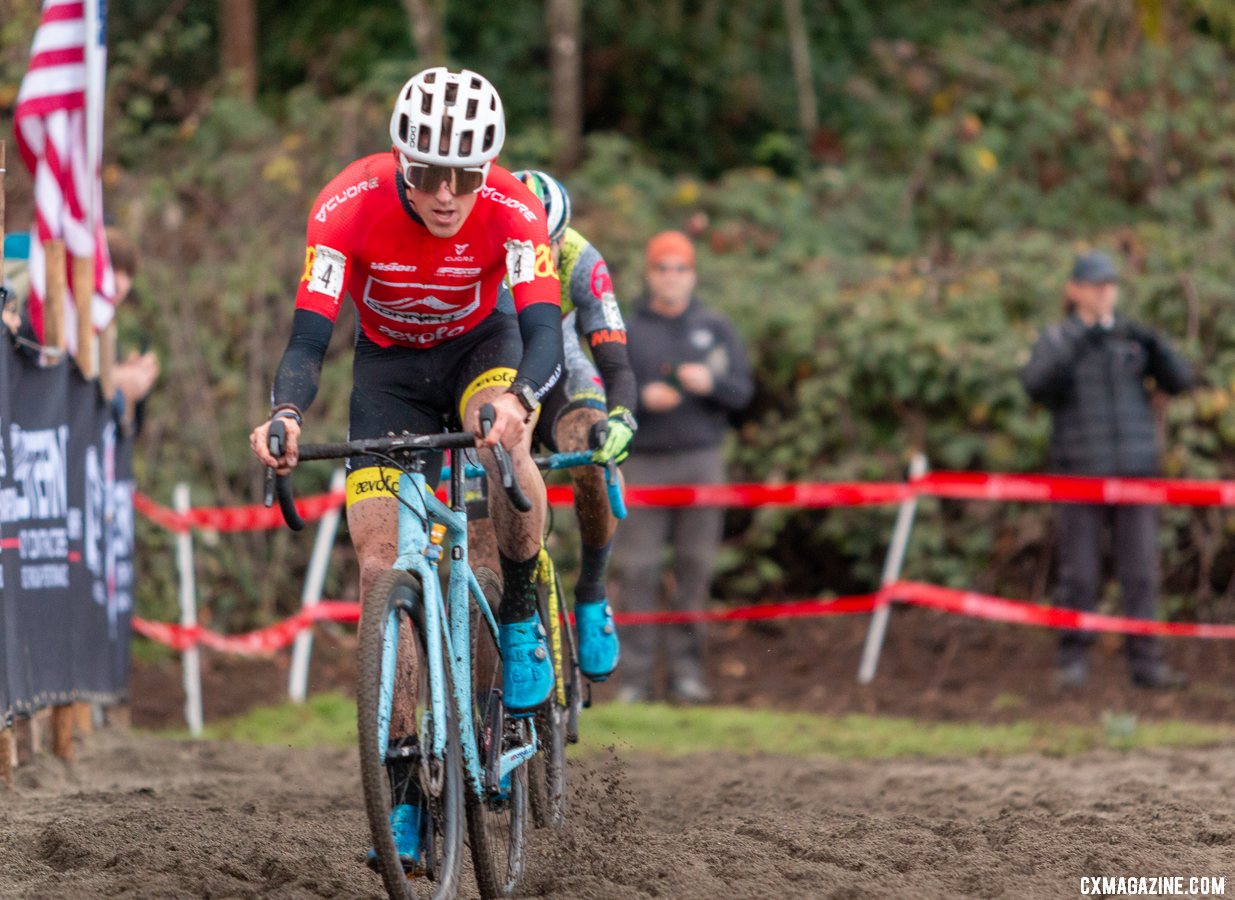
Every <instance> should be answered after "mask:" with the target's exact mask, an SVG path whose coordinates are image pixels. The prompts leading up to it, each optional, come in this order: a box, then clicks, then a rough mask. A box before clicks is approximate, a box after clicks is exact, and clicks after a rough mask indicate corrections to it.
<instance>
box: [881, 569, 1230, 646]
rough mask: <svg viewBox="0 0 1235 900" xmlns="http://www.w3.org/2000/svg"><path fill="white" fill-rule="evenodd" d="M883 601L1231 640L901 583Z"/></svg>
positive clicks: (1202, 631)
mask: <svg viewBox="0 0 1235 900" xmlns="http://www.w3.org/2000/svg"><path fill="white" fill-rule="evenodd" d="M879 596H880V597H881V598H882V600H883V601H884V602H888V601H893V602H899V603H911V604H913V605H915V606H925V607H927V608H929V609H937V610H941V611H942V612H948V613H953V614H956V615H961V616H968V617H970V618H973V619H986V620H988V621H995V622H1012V623H1014V624H1017V625H1040V626H1043V627H1046V628H1067V629H1079V630H1083V631H1105V632H1113V633H1116V634H1152V635H1162V636H1164V637H1195V638H1211V639H1212V638H1216V639H1221V640H1235V625H1209V624H1204V623H1191V622H1157V621H1154V620H1151V619H1128V618H1124V617H1122V616H1105V615H1101V614H1099V613H1088V612H1078V611H1077V610H1074V609H1062V608H1060V607H1058V606H1039V605H1038V604H1036V603H1027V602H1025V601H1024V600H1007V599H1005V598H1003V597H992V596H991V595H989V594H978V593H975V592H973V591H959V590H955V589H953V588H944V587H938V586H937V585H933V584H920V583H918V582H913V581H901V582H897V583H896V584H892V585H889V586H888V587H886V588H884V589H883V590H882V591H880V592H879Z"/></svg>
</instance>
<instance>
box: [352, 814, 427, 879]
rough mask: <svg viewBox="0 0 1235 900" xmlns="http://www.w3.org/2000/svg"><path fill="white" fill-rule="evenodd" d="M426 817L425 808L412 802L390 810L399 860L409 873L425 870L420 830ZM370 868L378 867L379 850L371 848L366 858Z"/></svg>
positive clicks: (391, 829)
mask: <svg viewBox="0 0 1235 900" xmlns="http://www.w3.org/2000/svg"><path fill="white" fill-rule="evenodd" d="M423 819H424V810H423V808H422V807H420V806H413V805H412V804H410V803H400V804H399V805H398V806H396V807H395V808H394V809H392V810H391V811H390V831H391V833H392V834H393V835H394V839H395V848H396V849H397V850H398V851H399V862H401V863H402V864H403V871H404V872H405V873H407V874H408V875H416V874H420V873H423V872H424V870H425V869H424V863H423V862H422V861H421V859H420V831H421V825H422V823H423ZM366 861H367V862H368V865H369V868H370V869H377V851H376V850H374V849H373V848H372V847H370V848H369V855H368V857H367V859H366Z"/></svg>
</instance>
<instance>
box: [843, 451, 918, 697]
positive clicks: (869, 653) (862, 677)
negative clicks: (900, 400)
mask: <svg viewBox="0 0 1235 900" xmlns="http://www.w3.org/2000/svg"><path fill="white" fill-rule="evenodd" d="M926 469H927V465H926V456H925V455H923V454H921V453H915V454H914V455H913V458H912V459H911V460H910V461H909V481H910V483H911V484H912V483H913V482H915V481H917V480H918V479H919V478H921V477H922V476H924V475H925V474H926ZM917 511H918V498H917V497H916V496H912V497H909V498H908V499H907V500H905V501H904V502H903V503H901V505H900V509H898V510H897V511H896V525H895V526H894V527H893V529H892V542H891V544H890V545H889V546H888V555H887V556H886V557H885V558H884V561H883V577H882V578H880V580H879V586H880V587H886V586H888V585H889V584H894V583H895V582H896V581H898V580H899V579H900V577H901V567H902V566H903V565H904V564H905V551H906V550H907V549H908V547H909V532H910V531H912V530H913V517H914V515H915V514H916V513H917ZM891 613H892V604H891V603H889V602H887V601H884V602H883V603H880V604H879V605H878V606H876V607H875V611H874V613H872V614H871V620H870V625H869V626H868V627H867V629H866V646H864V647H863V648H862V664H861V665H860V666H859V667H858V681H859V682H860V683H861V684H870V683H871V681H872V680H873V679H874V677H875V669H876V668H878V666H879V654H880V653H881V652H882V651H883V638H884V635H885V634H886V633H887V630H888V617H889V616H890V615H891Z"/></svg>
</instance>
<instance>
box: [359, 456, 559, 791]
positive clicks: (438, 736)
mask: <svg viewBox="0 0 1235 900" xmlns="http://www.w3.org/2000/svg"><path fill="white" fill-rule="evenodd" d="M451 487H452V490H451V494H452V496H453V497H456V498H462V496H463V491H462V477H461V476H460V477H459V478H457V479H456V478H453V477H452V479H451ZM399 498H400V500H401V501H404V500H405V501H406V505H405V504H404V503H403V502H400V504H399V555H398V558H397V560H396V562H395V568H398V569H403V570H405V571H408V572H411V573H413V574H415V575H418V576H419V577H420V584H421V602H422V604H423V606H424V625H425V641H426V643H427V644H428V655H429V658H428V660H426V663H427V665H428V668H429V673H428V674H429V677H428V684H429V693H430V697H429V703H428V708H429V711H430V722H429V725H430V732H431V736H432V742H431V746H430V747H428V748H425V747H422V752H429V753H431V755H432V757H433V758H435V759H444V758H445V756H446V729H445V728H437V727H432V726H433V725H435V723H438V722H445V721H446V703H447V702H448V699H447V697H446V693H445V690H444V685H445V683H446V681H445V674H446V667H447V666H449V670H450V676H451V683H452V689H453V697H452V698H451V699H452V700H453V702H454V707H455V713H456V715H455V718H456V721H457V723H458V728H459V740H460V743H461V744H462V745H463V746H462V750H463V766H464V772H465V774H466V777H467V781H468V783H469V784H470V786H471V789H472V792H473V794H474V795H475V796H477V797H479V798H484V797H485V795H486V787H485V774H484V770H483V768H482V766H481V761H480V751H479V745H478V744H477V741H476V730H475V725H474V722H473V719H472V665H471V648H472V635H471V614H470V613H471V611H470V608H469V604H468V601H469V599H470V600H475V602H476V605H477V607H478V608H479V610H480V612H481V615H482V616H483V617H484V621H485V626H486V627H487V628H489V630H490V632H491V634H492V636H493V642H494V646H495V647H499V648H500V642H499V640H498V626H497V620H496V618H495V617H494V615H493V610H492V609H491V608H490V607H489V601H488V599H487V598H486V597H485V595H484V592H483V591H481V589H480V583H479V582H478V581H477V580H476V575H475V573H474V572H473V571H472V569H471V566H470V565H469V564H468V560H467V511H466V509H465V508H464V507H463V505H462V502H461V500H457V501H456V506H457V508H454V509H452V508H451V507H449V506H447V505H446V504H444V503H442V502H441V501H440V500H439V499H438V498H437V497H436V496H434V495H433V493H432V492H430V491H429V490H428V489H427V484H426V481H425V477H424V475H423V474H421V473H419V472H414V473H412V474H410V475H409V474H408V473H406V472H404V473H403V474H402V475H401V477H400V478H399ZM425 522H432V523H434V524H435V525H436V526H439V527H440V528H441V529H442V531H440V532H439V531H437V529H436V528H432V529H426V528H425V526H424V523H425ZM447 550H448V552H449V553H450V560H451V566H450V574H449V577H448V579H447V589H446V593H445V595H444V596H443V593H442V587H441V581H440V579H439V577H438V562H439V561H440V559H441V556H442V554H443V552H445V551H447ZM391 615H392V617H394V618H395V619H396V620H397V613H395V612H392V613H391ZM385 633H386V645H385V646H383V648H382V652H383V654H384V656H385V658H386V661H387V663H388V664H389V667H388V668H386V671H391V672H393V671H394V663H395V660H396V658H397V654H398V629H397V628H390V627H387V629H386V632H385ZM443 647H445V649H446V655H447V657H448V659H443V654H442V649H443ZM499 652H500V650H499ZM393 690H394V680H393V679H391V680H390V683H389V684H388V685H383V687H382V700H381V703H382V707H381V710H380V712H379V722H382V723H384V725H385V733H384V734H380V735H379V738H381V740H379V743H378V746H383V747H384V746H386V745H387V744H388V743H389V726H390V712H391V707H392V705H393V702H394V697H393ZM422 702H423V700H422ZM418 725H419V726H420V727H421V728H422V729H423V723H418ZM528 725H529V728H530V737H529V740H528V742H527V743H526V744H524V745H520V746H517V747H514V748H512V749H510V750H507V751H505V752H504V753H503V754H502V756H501V760H500V762H499V765H498V774H499V777H505V776H506V775H507V774H509V773H510V772H512V771H514V770H515V769H516V768H518V767H519V766H521V765H523V764H524V763H525V762H527V761H528V760H529V759H531V758H532V756H533V755H535V753H536V728H535V724H534V723H533V722H532V721H531V720H530V719H529V720H528Z"/></svg>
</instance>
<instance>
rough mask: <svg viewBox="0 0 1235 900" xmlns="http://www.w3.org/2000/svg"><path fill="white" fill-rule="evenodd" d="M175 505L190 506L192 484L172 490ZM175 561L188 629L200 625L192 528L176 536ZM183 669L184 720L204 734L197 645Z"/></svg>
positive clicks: (186, 657) (193, 730)
mask: <svg viewBox="0 0 1235 900" xmlns="http://www.w3.org/2000/svg"><path fill="white" fill-rule="evenodd" d="M172 506H174V507H175V509H176V512H178V513H181V514H182V515H183V514H185V513H187V512H188V511H189V509H190V508H191V507H190V506H189V486H188V485H187V484H185V483H184V482H183V481H182V482H180V483H179V484H177V485H176V489H175V491H174V492H173V493H172ZM176 562H177V565H179V567H180V624H181V625H183V626H184V627H185V628H195V627H196V626H197V578H196V575H195V574H194V570H193V531H192V529H186V530H184V531H182V532H180V533H179V534H177V535H176ZM181 668H182V669H183V671H184V720H185V721H186V722H187V723H188V725H189V734H191V735H193V736H194V737H198V736H200V735H201V733H202V667H201V650H200V649H199V648H198V646H197V645H196V644H194V645H193V646H192V647H189V648H188V649H186V650H185V651H184V654H183V655H182V656H181Z"/></svg>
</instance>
